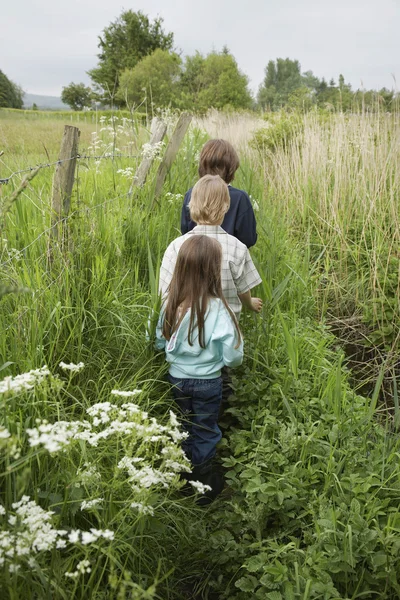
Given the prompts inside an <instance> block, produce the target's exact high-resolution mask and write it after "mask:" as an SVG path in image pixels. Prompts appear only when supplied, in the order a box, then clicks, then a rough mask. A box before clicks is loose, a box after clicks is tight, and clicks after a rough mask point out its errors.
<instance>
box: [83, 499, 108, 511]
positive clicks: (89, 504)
mask: <svg viewBox="0 0 400 600" xmlns="http://www.w3.org/2000/svg"><path fill="white" fill-rule="evenodd" d="M102 502H104V498H93V500H83V502H81V510H90V509H91V508H99V507H100V506H101V504H102Z"/></svg>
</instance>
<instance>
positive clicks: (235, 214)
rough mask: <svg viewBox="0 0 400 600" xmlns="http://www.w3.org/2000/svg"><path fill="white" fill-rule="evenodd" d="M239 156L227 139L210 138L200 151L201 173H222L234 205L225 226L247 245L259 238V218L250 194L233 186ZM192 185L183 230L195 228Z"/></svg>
mask: <svg viewBox="0 0 400 600" xmlns="http://www.w3.org/2000/svg"><path fill="white" fill-rule="evenodd" d="M239 164H240V163H239V157H238V155H237V152H236V150H235V149H234V147H233V146H232V144H230V143H229V142H227V141H226V140H221V139H215V140H209V141H208V142H207V143H206V144H205V145H204V146H203V149H202V151H201V154H200V161H199V177H200V178H201V177H203V176H204V175H219V176H220V177H221V178H222V179H223V180H224V181H225V183H226V184H227V186H228V191H229V196H230V207H229V210H228V212H227V213H226V215H225V217H224V220H223V223H222V225H221V227H222V229H224V231H226V232H227V233H229V234H230V235H233V236H235V237H236V238H238V240H240V241H241V242H242V243H243V244H245V246H247V247H248V248H250V247H251V246H254V244H255V243H256V241H257V231H256V219H255V216H254V211H253V207H252V205H251V201H250V198H249V196H248V194H247V193H246V192H245V191H243V190H239V189H238V188H235V187H233V186H231V185H230V184H231V182H232V181H233V179H234V177H235V173H236V171H237V170H238V168H239ZM192 189H193V188H191V189H190V190H189V191H188V192H187V193H186V195H185V199H184V201H183V207H182V215H181V232H182V234H185V233H187V232H188V231H191V230H192V229H193V228H194V227H195V226H196V223H195V222H194V221H193V220H192V218H191V216H190V211H189V202H190V199H191V196H192Z"/></svg>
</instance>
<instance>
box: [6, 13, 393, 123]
mask: <svg viewBox="0 0 400 600" xmlns="http://www.w3.org/2000/svg"><path fill="white" fill-rule="evenodd" d="M98 47H99V54H98V65H97V66H96V67H94V68H93V69H91V70H90V71H88V74H89V76H90V78H91V80H92V86H91V87H90V86H86V85H85V84H83V83H71V84H70V85H68V86H66V87H64V88H63V90H62V95H61V99H62V101H63V102H64V103H65V104H67V105H69V106H70V107H71V108H72V109H73V110H82V109H85V108H91V107H92V106H93V105H94V103H95V102H97V103H99V104H100V105H102V106H117V107H129V108H133V109H140V108H142V109H143V110H149V109H152V108H153V107H161V108H163V107H171V108H178V109H191V110H196V111H198V112H205V111H207V110H208V109H209V108H211V107H213V108H217V109H229V108H232V109H254V110H256V109H261V110H264V111H276V110H280V109H282V108H289V109H301V110H309V109H311V108H312V107H314V106H318V107H321V108H332V109H340V110H344V111H345V110H350V109H353V108H354V106H355V104H356V103H357V104H358V105H360V104H361V103H362V104H363V106H366V107H369V108H375V107H380V106H382V107H384V108H385V110H391V108H392V105H393V102H394V100H398V99H399V96H398V94H395V93H394V92H393V91H391V90H388V89H386V88H383V89H381V90H379V91H375V90H368V91H365V90H362V91H361V90H352V88H351V86H350V84H349V83H346V82H345V80H344V77H343V75H339V77H338V80H337V82H336V81H335V80H334V79H330V80H329V81H327V80H325V78H322V79H319V78H318V77H317V76H315V75H314V74H313V72H312V71H306V72H302V71H301V65H300V63H299V61H298V60H295V59H290V58H277V59H276V60H270V61H269V62H268V64H267V66H266V68H265V77H264V80H263V82H262V84H261V85H260V88H259V90H258V94H257V95H256V97H253V95H252V93H251V91H250V90H249V80H248V77H247V75H245V74H244V73H242V72H241V71H240V69H239V67H238V64H237V62H236V60H235V57H234V56H233V55H232V54H231V52H230V51H229V49H228V48H227V47H224V48H223V49H222V50H221V51H219V52H217V51H213V52H210V53H209V54H207V55H203V54H201V53H200V52H196V53H195V54H194V55H193V56H186V57H185V58H184V59H182V57H181V56H180V55H179V54H178V53H177V52H176V50H175V49H174V34H173V33H172V32H166V31H164V29H163V19H162V18H156V19H154V20H153V21H151V20H150V19H149V17H148V16H147V15H145V14H144V13H143V12H141V11H137V12H134V11H132V10H124V11H123V12H122V14H121V15H120V16H119V17H118V18H117V19H116V20H115V21H114V22H112V23H111V24H110V25H108V26H107V27H105V29H104V30H103V32H102V34H101V35H100V36H99V43H98ZM1 76H3V79H2V77H1ZM5 80H7V78H6V77H5V75H3V74H2V73H1V71H0V106H7V104H6V102H9V104H8V106H11V105H12V106H13V107H14V108H21V107H22V92H21V90H20V88H18V86H15V84H12V83H11V82H10V81H9V80H7V81H8V83H7V82H6V81H5ZM7 85H8V86H9V85H11V87H12V86H14V89H15V90H16V91H15V94H14V96H12V94H10V92H9V91H8V92H5V91H3V88H4V90H5V89H6V87H7ZM7 89H8V88H7ZM18 90H19V92H18ZM18 93H19V95H20V101H19V96H18ZM4 98H6V99H4ZM2 102H3V104H2ZM11 103H13V104H11ZM16 104H20V106H16Z"/></svg>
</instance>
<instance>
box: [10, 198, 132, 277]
mask: <svg viewBox="0 0 400 600" xmlns="http://www.w3.org/2000/svg"><path fill="white" fill-rule="evenodd" d="M130 195H131V194H130V193H129V192H126V193H125V194H120V195H119V196H115V197H114V198H109V199H108V200H105V201H104V202H99V203H98V204H94V205H93V206H86V205H84V206H81V207H80V208H77V209H76V210H74V211H73V212H71V213H70V214H69V215H67V216H65V217H62V218H61V219H59V220H58V221H56V222H55V223H53V224H52V225H51V226H50V227H47V228H46V229H44V230H43V231H42V232H41V233H40V234H39V235H38V236H37V237H36V238H35V239H34V240H32V241H31V242H29V244H27V245H26V246H25V247H24V248H21V250H18V252H19V253H21V254H24V253H25V252H26V251H27V250H28V249H29V248H30V247H31V246H33V245H34V244H36V242H38V241H39V240H40V238H42V237H43V236H44V235H46V233H51V231H54V230H55V229H56V228H57V227H58V225H62V224H64V223H66V222H67V221H69V219H71V218H72V217H74V216H76V215H77V214H79V213H82V212H85V213H88V212H90V211H92V210H95V209H96V208H101V207H103V206H106V204H110V203H111V202H115V201H116V200H121V199H122V198H128V197H130ZM13 260H14V257H13V256H12V257H10V258H8V259H7V260H5V261H4V262H2V263H0V269H1V268H3V267H5V266H7V265H8V264H9V263H10V262H12V261H13Z"/></svg>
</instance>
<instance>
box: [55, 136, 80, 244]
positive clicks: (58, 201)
mask: <svg viewBox="0 0 400 600" xmlns="http://www.w3.org/2000/svg"><path fill="white" fill-rule="evenodd" d="M80 134H81V132H80V131H79V129H78V128H77V127H73V126H72V125H65V127H64V134H63V138H62V141H61V148H60V154H59V157H58V160H59V162H58V163H57V166H56V171H55V173H54V178H53V192H52V200H51V207H52V211H53V219H52V226H53V229H52V231H53V236H55V237H59V231H60V230H59V224H60V222H62V221H63V219H65V218H66V217H67V216H68V213H69V208H70V205H71V194H72V188H73V185H74V178H75V166H76V159H77V156H78V143H79V136H80Z"/></svg>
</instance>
